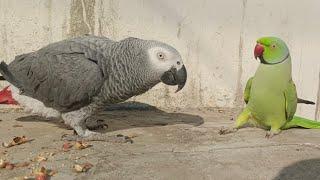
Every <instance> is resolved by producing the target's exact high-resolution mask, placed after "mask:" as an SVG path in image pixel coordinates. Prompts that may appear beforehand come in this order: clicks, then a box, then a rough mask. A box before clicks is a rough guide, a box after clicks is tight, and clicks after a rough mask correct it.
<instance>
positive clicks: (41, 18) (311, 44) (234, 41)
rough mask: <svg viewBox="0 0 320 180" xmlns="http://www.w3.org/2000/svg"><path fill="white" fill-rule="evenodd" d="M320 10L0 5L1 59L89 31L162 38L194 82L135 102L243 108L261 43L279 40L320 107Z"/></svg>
mask: <svg viewBox="0 0 320 180" xmlns="http://www.w3.org/2000/svg"><path fill="white" fill-rule="evenodd" d="M289 2H290V3H289ZM319 7H320V1H319V0H306V1H303V2H302V1H290V0H282V1H279V0H269V1H257V0H238V1H235V0H224V1H220V0H175V1H172V0H161V1H159V0H130V1H128V0H55V1H54V0H28V1H21V0H1V1H0V41H1V43H0V59H4V60H6V61H8V62H9V61H10V60H12V58H13V57H14V56H15V55H18V54H21V53H24V52H29V51H34V50H37V49H38V48H40V47H42V46H44V45H46V44H48V43H51V42H55V41H58V40H61V39H64V38H67V37H73V36H77V35H80V34H85V33H92V34H96V35H104V36H107V37H109V38H112V39H115V40H120V39H123V38H125V37H128V36H135V37H139V38H144V39H156V40H161V41H164V42H167V43H169V44H171V45H173V46H174V47H176V48H177V49H178V50H179V51H180V53H181V54H182V57H183V58H184V61H185V64H186V66H187V68H188V71H189V79H188V83H187V85H186V87H185V89H184V90H183V91H181V93H178V94H174V93H173V92H174V88H171V87H165V86H163V85H158V86H156V87H155V88H154V89H152V90H151V91H150V92H148V93H146V94H144V95H143V96H140V97H137V98H135V99H136V100H139V101H143V102H147V103H149V104H153V105H157V106H160V107H208V106H209V107H212V106H214V107H215V106H222V107H238V106H242V105H243V103H242V95H241V94H242V90H243V86H244V85H245V82H246V80H247V79H248V78H249V77H250V76H252V75H253V73H254V72H255V69H256V67H257V65H258V63H257V62H256V61H254V58H253V48H254V45H255V41H256V39H257V38H259V37H260V36H266V35H274V36H279V37H281V38H282V39H284V40H285V41H286V42H287V44H288V45H289V47H290V50H291V56H292V58H293V71H294V73H293V78H294V81H295V82H296V85H297V88H298V94H299V96H300V97H302V98H306V99H310V100H314V101H318V107H319V103H320V102H319V101H320V97H319V96H320V95H319V89H320V83H319V76H320V74H319V68H320V60H319V59H318V55H317V53H318V51H319V50H318V48H320V21H319V20H318V18H317V17H320V11H319ZM316 109H317V110H316ZM298 113H299V114H300V115H304V116H307V117H310V118H315V116H317V118H318V119H320V117H319V116H320V112H319V108H316V106H306V105H300V106H299V108H298Z"/></svg>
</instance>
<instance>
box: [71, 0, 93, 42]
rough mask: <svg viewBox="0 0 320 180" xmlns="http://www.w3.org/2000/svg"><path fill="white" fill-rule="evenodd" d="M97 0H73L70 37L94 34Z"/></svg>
mask: <svg viewBox="0 0 320 180" xmlns="http://www.w3.org/2000/svg"><path fill="white" fill-rule="evenodd" d="M94 8H95V0H72V2H71V9H70V31H69V33H68V36H69V37H77V36H81V35H84V34H93V33H94V25H95V17H94V10H95V9H94Z"/></svg>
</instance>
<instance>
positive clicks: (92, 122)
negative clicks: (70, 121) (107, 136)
mask: <svg viewBox="0 0 320 180" xmlns="http://www.w3.org/2000/svg"><path fill="white" fill-rule="evenodd" d="M85 123H86V127H87V128H88V129H89V130H100V129H108V125H107V124H106V123H105V122H104V120H103V119H98V118H94V117H90V118H87V119H86V121H85Z"/></svg>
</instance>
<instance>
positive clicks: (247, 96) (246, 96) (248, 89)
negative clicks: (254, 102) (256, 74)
mask: <svg viewBox="0 0 320 180" xmlns="http://www.w3.org/2000/svg"><path fill="white" fill-rule="evenodd" d="M252 80H253V77H251V78H250V79H249V80H248V81H247V84H246V88H245V89H244V93H243V98H244V102H246V104H248V102H249V99H250V92H251V85H252Z"/></svg>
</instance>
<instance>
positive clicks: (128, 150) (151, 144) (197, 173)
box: [0, 104, 320, 180]
mask: <svg viewBox="0 0 320 180" xmlns="http://www.w3.org/2000/svg"><path fill="white" fill-rule="evenodd" d="M2 109H3V108H2ZM236 114H237V112H236V111H235V110H232V109H197V110H195V109H193V110H187V109H182V110H175V111H162V110H159V109H156V108H154V107H151V106H148V105H143V104H142V105H140V106H130V105H125V106H124V105H123V106H118V107H114V108H109V109H108V110H107V111H105V112H103V113H101V114H100V115H98V117H99V118H101V119H103V120H105V122H106V123H107V124H108V128H107V129H106V130H104V131H103V133H107V134H109V135H117V134H122V135H126V136H131V137H134V138H133V141H134V142H133V143H132V144H131V143H110V142H89V144H91V145H92V146H91V147H89V148H86V149H82V150H77V149H75V148H74V147H72V148H70V151H67V152H64V151H62V145H63V144H64V142H63V141H61V140H60V139H61V136H62V135H63V134H72V133H73V131H72V130H68V129H67V128H66V127H65V126H64V125H63V124H62V123H61V122H59V120H48V119H45V118H42V117H38V116H34V115H30V114H26V113H22V112H16V111H11V112H8V111H7V110H2V112H1V113H0V119H1V121H0V141H1V142H9V141H10V140H12V138H13V137H14V136H22V135H25V136H26V137H27V138H29V139H34V140H33V141H31V142H28V143H25V144H21V145H17V146H13V147H10V148H5V147H0V159H5V160H6V161H8V162H11V163H21V162H29V163H30V165H29V166H27V167H16V168H14V169H13V170H8V169H0V179H15V178H16V179H19V178H20V179H21V178H23V177H24V176H26V175H30V174H31V172H32V171H34V170H33V169H37V168H39V167H40V166H44V167H45V168H46V169H50V170H53V171H55V172H56V173H55V174H54V175H53V176H52V177H51V179H52V180H54V179H139V180H140V179H181V180H182V179H183V180H184V179H218V180H221V179H222V180H223V179H252V180H257V179H281V180H283V179H291V180H292V179H313V180H315V179H320V130H307V129H290V130H287V131H284V132H282V133H281V134H280V135H278V136H275V137H273V138H272V139H266V138H265V133H266V132H265V131H264V130H262V129H258V128H250V127H249V128H245V129H241V130H239V131H238V132H237V133H234V134H228V135H219V134H218V132H219V129H220V128H221V127H222V126H225V127H227V126H231V125H232V123H233V117H234V116H235V115H236ZM135 136H136V137H135ZM50 153H52V154H50ZM38 156H44V157H46V158H47V160H46V161H41V162H38V161H37V160H34V159H35V158H36V157H38ZM87 162H88V163H91V164H92V165H93V167H92V168H91V169H90V170H88V171H87V172H83V173H77V172H75V171H74V169H73V166H74V165H75V164H81V163H87Z"/></svg>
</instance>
